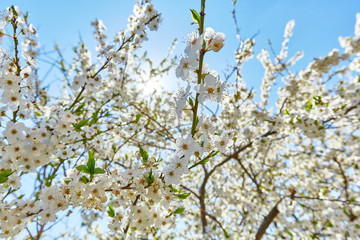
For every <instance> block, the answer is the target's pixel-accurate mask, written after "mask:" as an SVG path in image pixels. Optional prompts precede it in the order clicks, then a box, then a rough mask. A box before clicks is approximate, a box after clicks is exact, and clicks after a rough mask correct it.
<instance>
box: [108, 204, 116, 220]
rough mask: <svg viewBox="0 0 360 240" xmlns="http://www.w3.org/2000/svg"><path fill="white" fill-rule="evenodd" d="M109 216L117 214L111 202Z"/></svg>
mask: <svg viewBox="0 0 360 240" xmlns="http://www.w3.org/2000/svg"><path fill="white" fill-rule="evenodd" d="M107 213H108V215H109V217H112V218H113V217H114V216H115V211H114V208H113V206H112V205H111V204H109V210H108V211H107Z"/></svg>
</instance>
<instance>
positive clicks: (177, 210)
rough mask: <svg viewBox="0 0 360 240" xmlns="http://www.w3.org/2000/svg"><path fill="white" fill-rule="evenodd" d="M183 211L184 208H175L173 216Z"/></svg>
mask: <svg viewBox="0 0 360 240" xmlns="http://www.w3.org/2000/svg"><path fill="white" fill-rule="evenodd" d="M184 210H185V208H177V209H176V210H175V212H174V214H181V213H183V212H184Z"/></svg>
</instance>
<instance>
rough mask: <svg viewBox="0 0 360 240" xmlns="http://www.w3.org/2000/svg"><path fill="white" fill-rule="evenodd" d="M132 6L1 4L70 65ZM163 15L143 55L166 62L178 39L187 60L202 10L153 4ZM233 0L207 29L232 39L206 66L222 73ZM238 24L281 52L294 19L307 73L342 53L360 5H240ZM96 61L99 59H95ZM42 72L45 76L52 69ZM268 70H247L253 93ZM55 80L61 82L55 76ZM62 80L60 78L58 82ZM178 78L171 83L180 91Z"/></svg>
mask: <svg viewBox="0 0 360 240" xmlns="http://www.w3.org/2000/svg"><path fill="white" fill-rule="evenodd" d="M133 2H134V1H133V0H122V1H119V0H103V1H95V0H76V1H70V0H63V1H48V0H36V1H29V0H1V1H0V9H4V8H6V7H7V6H10V5H11V4H14V5H18V6H19V7H20V8H21V9H22V10H23V11H29V12H30V21H31V22H32V23H33V24H34V25H35V26H36V27H37V29H38V32H39V41H40V43H41V46H42V49H43V51H48V50H51V49H52V48H53V46H54V44H55V43H57V44H58V45H59V46H60V48H61V49H62V51H63V52H64V54H65V57H66V58H67V59H68V60H70V57H71V56H72V47H73V46H74V45H75V44H76V43H78V42H79V36H80V35H81V37H82V38H83V40H84V42H85V43H87V44H88V46H89V47H90V49H91V50H93V49H94V40H93V37H92V32H93V29H92V27H91V26H90V22H91V21H92V20H94V19H96V18H99V19H102V20H103V21H104V23H105V25H106V26H107V28H108V37H109V39H112V37H113V36H114V34H115V33H116V32H117V31H119V30H121V29H124V28H126V24H127V17H128V16H129V14H131V12H132V4H133ZM153 3H154V4H155V6H156V8H157V9H158V10H159V11H160V12H161V13H162V17H163V23H162V25H161V26H160V29H159V31H157V32H151V34H150V35H149V41H148V42H146V43H145V44H144V47H143V50H145V49H146V50H148V55H149V56H152V58H153V59H155V60H156V59H158V60H159V59H161V57H162V56H164V55H165V54H166V52H167V49H168V46H169V45H170V44H171V42H172V41H173V39H174V38H177V39H178V44H177V46H176V49H175V54H178V55H179V54H182V53H183V49H184V48H185V44H184V39H185V37H186V34H188V33H189V32H191V31H192V30H193V29H194V25H190V22H191V17H190V11H189V9H190V8H193V9H196V10H199V7H200V1H195V0H181V1H176V0H153ZM231 11H232V2H231V0H221V1H220V0H207V1H206V19H205V25H206V26H211V27H213V28H214V29H215V30H216V31H220V32H224V33H225V34H226V36H227V40H226V45H225V47H224V48H223V49H222V50H221V51H220V52H219V53H210V54H208V55H207V56H206V58H205V62H207V63H209V64H210V68H214V69H215V70H217V71H219V72H220V73H221V72H222V71H223V70H224V69H225V67H226V65H227V64H233V63H234V60H233V59H234V58H233V53H234V49H235V48H236V46H237V44H238V43H237V39H236V37H235V28H234V24H233V20H232V16H231ZM236 11H237V18H238V23H239V26H240V28H241V35H242V37H243V38H246V37H251V36H252V35H254V34H255V33H257V32H259V34H258V35H257V36H256V38H255V40H256V45H255V52H256V54H258V53H259V52H260V50H261V48H267V47H268V43H267V42H268V39H270V40H271V42H272V44H273V47H274V49H275V50H276V51H279V50H280V47H281V42H282V40H283V39H282V36H283V31H284V27H285V25H286V23H287V22H288V21H289V20H291V19H294V20H295V29H294V35H293V37H292V39H291V41H290V44H289V52H290V54H289V56H292V55H293V54H294V53H295V52H296V51H298V50H304V52H305V57H304V58H303V59H302V60H301V61H300V62H299V66H300V67H306V65H307V63H308V62H309V61H311V60H312V59H313V58H314V57H317V56H323V55H326V54H327V53H328V52H329V50H331V49H333V48H339V44H338V36H351V35H352V34H353V31H354V23H355V15H356V13H357V12H360V2H359V0H345V1H337V0H316V1H314V0H301V1H295V0H272V1H271V0H270V1H269V0H254V1H248V0H239V1H238V4H237V7H236ZM93 55H94V54H93ZM41 66H43V71H41V72H40V75H41V74H45V72H46V70H47V69H48V68H49V65H46V64H44V65H41ZM262 74H263V70H262V67H261V65H260V63H258V62H257V60H253V61H251V62H250V63H247V64H246V65H245V66H244V79H245V81H246V82H247V84H248V86H249V87H255V89H258V87H259V85H260V83H261V78H262ZM54 78H56V76H54ZM60 78H61V76H60V77H59V79H60ZM175 81H176V79H175V77H174V74H172V75H170V76H169V79H167V80H166V82H167V83H170V84H171V85H173V86H175V84H174V83H175Z"/></svg>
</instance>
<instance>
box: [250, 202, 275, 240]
mask: <svg viewBox="0 0 360 240" xmlns="http://www.w3.org/2000/svg"><path fill="white" fill-rule="evenodd" d="M281 201H282V199H280V200H279V201H278V202H277V203H276V204H275V206H274V207H273V208H272V209H271V211H270V212H269V214H268V215H267V216H266V217H265V218H264V220H263V222H262V223H261V225H260V228H259V230H258V231H257V233H256V236H255V240H260V239H261V237H262V236H263V235H264V233H265V232H266V229H267V228H268V227H269V225H270V224H271V223H272V222H273V221H274V219H275V217H276V216H277V215H278V214H279V210H278V209H277V206H278V205H279V203H280V202H281Z"/></svg>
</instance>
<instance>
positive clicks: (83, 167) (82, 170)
mask: <svg viewBox="0 0 360 240" xmlns="http://www.w3.org/2000/svg"><path fill="white" fill-rule="evenodd" d="M76 169H77V170H78V171H80V172H82V173H90V171H89V169H88V168H87V166H85V165H79V166H77V167H76Z"/></svg>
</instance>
